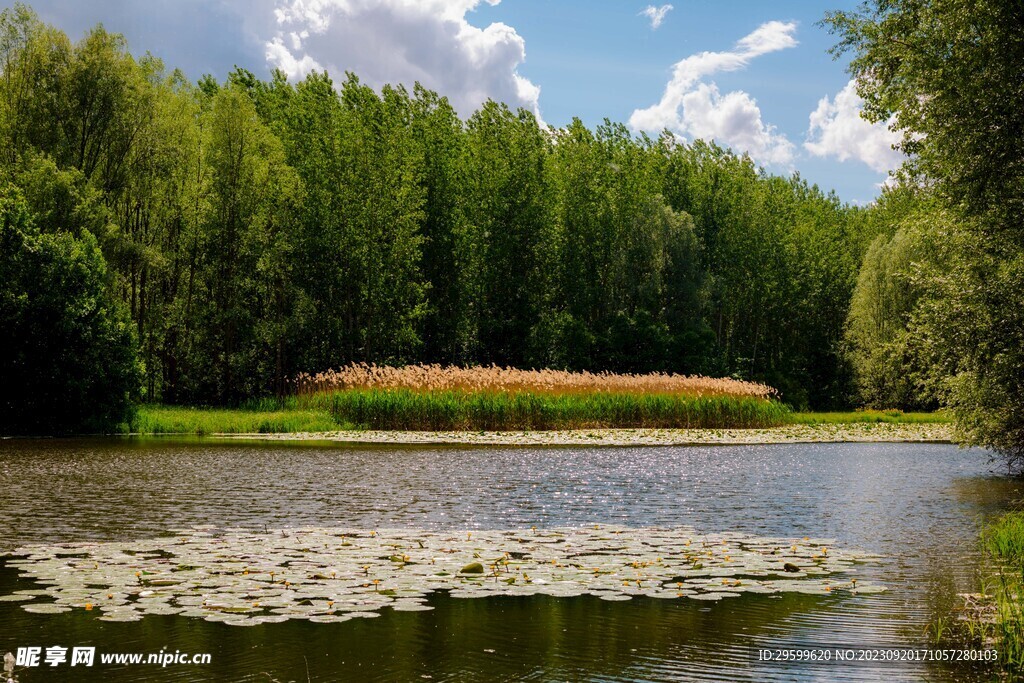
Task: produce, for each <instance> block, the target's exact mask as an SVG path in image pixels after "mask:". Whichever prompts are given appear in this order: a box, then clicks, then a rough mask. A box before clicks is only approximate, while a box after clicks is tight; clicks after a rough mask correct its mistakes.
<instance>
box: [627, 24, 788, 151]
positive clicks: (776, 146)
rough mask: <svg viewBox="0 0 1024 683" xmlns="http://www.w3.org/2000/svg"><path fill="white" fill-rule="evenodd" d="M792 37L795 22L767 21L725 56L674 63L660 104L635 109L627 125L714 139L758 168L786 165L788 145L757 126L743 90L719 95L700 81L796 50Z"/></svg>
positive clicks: (755, 113)
mask: <svg viewBox="0 0 1024 683" xmlns="http://www.w3.org/2000/svg"><path fill="white" fill-rule="evenodd" d="M795 32H796V23H795V22H781V21H770V22H767V23H765V24H762V25H761V26H759V27H758V28H757V29H756V30H755V31H754V32H753V33H751V34H749V35H747V36H745V37H743V38H741V39H740V40H739V41H737V43H736V45H735V46H734V48H733V49H732V50H730V51H726V52H701V53H699V54H695V55H691V56H689V57H687V58H686V59H684V60H682V61H680V62H678V63H676V65H675V68H674V69H673V73H672V79H671V80H670V81H669V82H668V85H666V86H665V92H664V94H663V95H662V97H661V101H659V102H658V103H657V104H654V105H652V106H650V107H648V108H646V109H637V110H635V111H634V112H633V114H632V116H630V118H629V124H630V126H632V127H633V129H635V130H643V131H650V132H658V131H661V130H664V129H668V130H670V131H672V132H674V133H676V134H677V135H680V136H684V137H690V138H703V139H714V140H716V141H717V142H719V143H720V144H724V145H728V146H729V147H731V148H733V149H735V150H736V151H737V152H746V153H748V154H749V155H750V156H751V158H753V159H755V160H757V161H758V162H761V163H768V164H779V165H785V164H789V163H791V162H792V160H793V155H794V146H793V143H791V142H790V141H789V140H788V139H787V138H786V137H785V135H782V134H780V133H777V132H776V129H775V127H774V126H771V125H768V124H766V123H765V122H764V121H763V119H762V118H761V110H760V108H759V107H758V106H757V102H756V101H755V100H754V98H752V97H751V96H750V95H749V94H747V93H745V92H743V91H736V92H730V93H726V94H725V95H723V94H721V93H720V92H719V90H718V86H717V85H716V84H715V83H714V82H706V79H707V78H708V77H709V76H712V75H714V74H716V73H720V72H723V71H738V70H740V69H743V68H745V67H746V66H747V65H748V64H749V63H750V61H751V60H752V59H754V58H755V57H759V56H761V55H765V54H768V53H770V52H777V51H779V50H785V49H788V48H791V47H796V45H797V41H796V38H794V37H793V34H794V33H795Z"/></svg>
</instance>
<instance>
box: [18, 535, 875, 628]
mask: <svg viewBox="0 0 1024 683" xmlns="http://www.w3.org/2000/svg"><path fill="white" fill-rule="evenodd" d="M12 555H13V556H14V557H12V558H10V559H8V561H7V564H8V565H10V566H13V567H16V568H17V569H18V570H19V571H20V572H21V574H22V575H24V576H27V577H29V578H32V579H34V580H35V581H37V582H38V583H39V584H40V585H41V586H44V588H42V589H37V590H32V591H19V592H18V593H16V594H14V595H15V596H16V597H14V596H4V597H0V600H10V601H20V600H26V601H28V600H31V599H32V598H35V597H37V596H39V597H43V596H45V597H49V598H51V599H52V602H46V603H40V602H38V601H35V600H32V601H31V602H26V604H24V605H23V609H25V610H27V611H31V612H37V613H44V614H46V613H59V612H64V611H67V610H69V609H71V608H79V609H85V610H92V611H95V612H96V613H97V614H98V616H99V618H100V619H102V620H104V621H137V620H139V619H141V618H143V616H144V615H148V614H152V615H170V614H177V615H181V616H187V617H198V618H203V619H206V620H208V621H219V622H223V623H225V624H230V625H235V626H252V625H257V624H266V623H277V622H282V621H287V620H289V619H306V620H309V621H312V622H315V623H338V622H343V621H347V620H350V619H358V618H372V617H376V616H378V615H379V613H380V610H382V609H383V608H385V607H388V608H391V609H393V610H395V611H417V610H429V609H431V607H430V605H429V604H428V603H427V598H428V596H429V595H430V594H431V593H433V592H435V591H448V593H449V595H450V596H451V597H454V598H482V597H491V596H501V595H508V596H528V595H549V596H555V597H574V596H581V595H591V596H596V597H598V598H601V599H603V600H629V599H631V598H632V597H634V596H646V597H651V598H665V599H691V600H722V599H724V598H727V597H736V596H738V595H741V594H743V593H759V594H772V593H788V592H796V593H807V594H812V595H822V596H826V595H853V594H864V593H877V592H881V591H884V590H885V588H884V587H882V586H879V585H877V584H873V583H870V582H867V581H858V580H857V579H856V578H854V577H852V576H851V574H853V573H855V572H856V565H857V564H859V563H864V562H870V561H872V560H875V559H877V556H873V555H869V554H866V553H860V552H855V551H851V550H843V549H840V548H836V547H835V545H834V542H833V541H831V540H826V539H811V538H803V539H785V538H765V537H757V536H748V535H744V534H740V533H720V534H702V533H699V532H698V531H697V530H695V529H693V528H690V527H672V528H649V527H648V528H632V527H619V526H608V525H595V526H589V527H579V528H577V527H573V528H556V529H544V530H541V529H537V528H531V529H523V530H513V531H469V532H461V533H453V532H439V531H429V530H422V529H380V530H366V529H343V528H338V529H333V528H302V529H288V530H277V531H263V532H253V531H250V530H243V529H214V528H210V527H202V528H192V529H184V530H180V531H177V532H175V535H174V536H173V537H166V538H155V539H148V540H141V541H133V542H129V543H121V542H111V543H70V544H60V545H46V546H44V545H33V546H28V547H24V548H20V549H18V550H16V551H15V552H14V553H13V554H12Z"/></svg>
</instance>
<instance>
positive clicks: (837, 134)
mask: <svg viewBox="0 0 1024 683" xmlns="http://www.w3.org/2000/svg"><path fill="white" fill-rule="evenodd" d="M862 104H863V102H862V100H861V98H860V97H859V96H858V95H857V83H856V81H852V80H851V81H850V82H849V83H847V84H846V87H845V88H843V89H842V90H840V91H839V92H838V93H837V94H836V96H835V99H834V100H829V98H828V96H827V95H826V96H825V97H823V98H821V101H820V102H818V108H817V109H815V110H814V111H813V112H811V116H810V126H809V128H808V131H807V140H806V141H805V142H804V148H805V149H806V150H807V151H808V152H810V153H811V154H813V155H814V156H818V157H830V156H831V157H835V158H837V159H839V161H847V160H849V159H856V160H857V161H860V162H863V163H864V164H867V166H869V167H870V168H871V169H872V170H875V171H878V172H879V173H885V172H888V171H891V170H892V169H894V168H896V167H897V166H899V165H900V163H901V162H902V161H903V159H904V157H903V154H902V153H900V152H898V151H896V150H894V149H893V148H892V146H893V145H895V144H896V143H897V142H899V141H900V135H899V134H898V133H895V132H893V131H892V130H890V129H889V126H888V124H886V123H871V122H869V121H866V120H865V119H863V118H861V116H860V112H861V107H862Z"/></svg>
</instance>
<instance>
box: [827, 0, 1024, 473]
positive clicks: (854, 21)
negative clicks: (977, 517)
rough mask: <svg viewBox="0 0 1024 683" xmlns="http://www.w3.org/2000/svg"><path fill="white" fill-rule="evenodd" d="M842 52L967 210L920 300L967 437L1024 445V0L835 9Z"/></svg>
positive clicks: (878, 1)
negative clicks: (1022, 0) (1023, 295)
mask: <svg viewBox="0 0 1024 683" xmlns="http://www.w3.org/2000/svg"><path fill="white" fill-rule="evenodd" d="M826 21H827V23H828V24H829V25H830V26H831V27H832V29H833V30H834V31H836V32H837V33H838V34H839V36H840V39H841V40H840V43H839V44H838V45H837V47H836V53H837V54H843V53H847V52H851V53H852V55H853V59H852V62H851V65H850V69H851V72H852V73H853V74H854V76H855V77H856V78H857V80H858V92H859V93H860V94H861V96H862V97H864V99H865V102H866V106H865V112H866V114H867V115H868V117H869V118H871V119H872V120H875V121H885V120H888V119H889V117H890V116H894V117H895V123H894V126H895V128H896V129H897V130H899V131H901V132H902V134H903V141H902V148H903V149H904V151H906V152H907V153H908V154H910V155H911V156H910V159H909V161H908V163H907V164H906V166H905V170H906V172H907V173H906V175H907V177H908V179H909V181H910V182H913V183H915V184H917V185H919V186H921V187H924V188H927V189H928V190H929V191H931V192H933V193H934V194H935V195H936V197H937V198H938V199H939V200H940V201H941V202H942V207H941V208H942V209H943V210H944V211H947V212H950V214H951V215H952V216H953V217H954V219H955V220H956V223H955V225H953V226H950V225H949V222H948V221H941V222H940V226H939V227H938V228H936V236H937V237H938V239H939V242H940V243H942V244H944V245H945V254H944V258H943V263H944V268H943V269H936V270H935V272H933V273H932V275H931V280H930V283H929V284H928V294H927V295H926V296H925V297H924V298H923V299H922V303H921V304H920V306H919V311H918V312H917V313H916V314H915V319H916V321H917V325H916V327H915V328H914V335H915V343H916V344H917V345H918V346H919V347H920V349H922V352H923V353H925V354H926V357H928V358H929V360H930V363H931V365H932V367H934V368H935V369H936V375H937V376H936V380H935V384H936V385H937V386H938V389H939V391H940V393H941V395H942V396H943V397H944V400H945V402H946V403H947V404H948V405H950V406H951V407H952V408H953V409H954V414H955V415H956V417H957V422H958V425H959V427H960V433H961V436H962V438H963V439H964V441H965V442H967V443H973V444H979V445H985V446H991V447H993V448H995V449H996V450H997V451H999V452H1001V453H1003V454H1005V455H1006V456H1008V458H1009V459H1010V461H1011V463H1013V464H1016V465H1020V464H1022V459H1024V392H1022V391H1021V388H1022V387H1021V382H1022V378H1024V345H1022V344H1021V341H1022V338H1024V321H1022V320H1021V307H1020V304H1019V301H1020V292H1021V291H1024V290H1022V284H1024V283H1022V280H1021V274H1022V273H1024V232H1022V230H1021V222H1020V219H1019V217H1020V215H1021V212H1022V210H1024V135H1022V134H1021V133H1022V131H1024V89H1022V87H1021V84H1022V83H1024V37H1022V33H1021V31H1020V26H1021V25H1024V5H1022V4H1021V3H1020V2H1016V1H1015V0H992V1H990V2H981V3H978V2H970V1H969V0H924V1H921V0H872V1H871V2H867V3H865V4H864V5H863V6H862V8H861V10H860V11H859V12H836V13H833V14H830V15H829V16H828V18H827V19H826Z"/></svg>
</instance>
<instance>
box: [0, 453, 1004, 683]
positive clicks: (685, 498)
mask: <svg viewBox="0 0 1024 683" xmlns="http://www.w3.org/2000/svg"><path fill="white" fill-rule="evenodd" d="M990 467H991V466H990V465H989V463H988V460H987V457H986V455H985V454H984V453H983V452H980V451H972V450H960V449H957V448H956V447H953V446H947V445H936V444H813V445H809V444H802V445H775V446H715V447H671V448H669V447H664V448H596V449H576V448H551V449H533V448H531V449H521V448H451V447H444V448H392V447H372V448H370V447H355V446H347V447H338V446H332V445H327V444H298V445H282V444H280V443H242V442H235V443H222V442H217V443H211V442H204V441H199V440H191V441H180V440H178V441H175V440H152V439H150V440H134V441H133V440H66V441H64V440H38V441H0V552H9V551H10V550H12V549H13V548H15V547H18V546H21V545H24V544H28V543H53V542H62V541H87V540H129V539H142V538H152V537H154V536H159V535H162V534H166V533H167V532H168V530H170V529H177V528H181V527H187V526H192V525H203V524H211V525H216V526H219V527H252V528H256V529H263V528H267V529H278V528H287V527H297V526H305V525H316V526H348V527H361V528H371V529H372V528H386V527H416V528H429V529H440V530H458V531H466V530H471V529H474V528H479V529H515V528H526V527H530V526H534V525H535V526H537V527H555V526H576V525H584V524H594V523H615V524H623V525H628V526H679V525H688V526H693V527H696V528H697V529H699V530H701V531H706V532H722V531H740V532H744V533H749V534H756V535H763V536H787V537H803V536H811V537H819V538H820V537H826V538H835V539H836V540H837V543H838V545H839V546H841V547H843V548H855V549H859V550H864V551H869V552H875V553H879V554H882V555H884V558H883V560H882V561H880V562H878V563H873V564H869V565H865V566H863V567H859V570H858V571H859V573H858V577H863V578H864V579H870V580H872V581H875V582H879V583H882V584H884V585H885V586H886V587H887V588H888V589H889V590H888V592H886V593H882V594H875V595H856V596H850V595H846V596H839V595H835V596H813V595H799V594H785V595H782V596H765V595H751V594H744V595H741V596H739V597H738V598H732V599H729V600H725V601H722V602H718V603H705V602H698V601H695V600H687V599H680V600H657V599H653V598H643V597H640V598H634V599H633V600H631V601H628V602H606V601H602V600H599V599H597V598H592V597H587V596H585V597H576V598H551V597H544V596H534V597H518V598H512V597H500V598H486V599H470V600H459V599H454V598H449V597H447V596H446V595H445V594H437V595H435V596H434V597H433V598H432V599H431V604H432V605H433V606H434V608H435V609H434V610H432V611H426V612H392V611H391V610H388V609H385V610H384V611H383V613H382V615H381V616H380V617H379V618H376V619H357V620H354V621H350V622H345V623H341V624H314V623H309V622H304V621H290V622H286V623H282V624H265V625H261V626H255V627H249V628H240V627H235V626H230V625H225V624H219V623H208V622H205V621H201V620H196V619H189V618H185V617H178V616H147V617H146V618H145V619H144V620H143V621H141V622H136V623H106V622H100V621H97V620H96V618H95V616H96V615H95V613H90V612H86V611H84V610H74V611H72V612H69V613H65V614H58V615H41V614H30V613H27V612H25V611H24V610H22V609H21V607H20V606H19V605H18V604H17V603H10V602H0V654H2V653H3V652H7V651H13V650H15V649H16V648H17V647H19V646H21V647H24V646H31V645H37V646H43V647H47V646H50V645H63V646H65V647H73V646H95V647H96V648H97V650H98V651H114V652H140V653H150V652H158V651H160V650H161V649H165V650H166V651H170V652H173V651H175V650H180V651H182V652H209V653H211V655H212V663H211V664H209V665H205V666H187V665H177V666H174V665H172V666H169V667H167V668H159V667H155V666H152V665H150V666H134V667H131V666H120V667H118V666H114V665H109V666H99V665H97V666H94V667H93V668H82V667H76V668H75V669H71V668H68V667H67V666H66V665H65V666H64V667H63V668H58V669H52V670H49V669H44V668H39V669H21V670H19V671H18V681H19V683H27V682H31V681H43V680H45V681H50V680H69V681H70V680H74V681H100V680H104V681H280V682H282V683H283V682H284V681H298V682H303V681H349V680H350V681H497V680H530V681H579V680H587V681H679V680H684V681H689V680H720V681H748V680H749V681H765V680H787V681H788V680H850V681H855V680H865V681H868V680H878V679H880V678H885V679H887V680H889V681H900V680H928V681H951V680H964V681H971V680H987V679H988V678H989V677H990V675H991V672H990V671H988V670H986V669H984V668H980V669H975V668H971V667H964V666H949V665H943V664H934V663H919V664H906V663H904V664H854V665H850V664H835V663H830V664H808V663H804V664H784V665H783V664H772V663H765V662H761V661H758V658H757V650H758V649H762V648H764V649H771V648H773V647H777V646H782V645H786V646H793V645H797V644H803V645H820V646H827V647H830V648H836V647H857V646H867V647H891V646H925V645H927V644H928V642H929V641H928V637H927V636H926V634H925V629H926V628H927V627H928V625H929V624H931V623H933V622H934V621H935V620H936V619H937V618H938V617H940V616H944V615H945V616H948V614H949V611H950V609H951V607H953V606H955V605H956V604H958V598H957V596H956V594H957V593H958V592H973V591H976V590H977V585H978V584H977V577H976V576H975V575H974V571H975V570H974V566H975V560H976V558H977V552H978V546H977V537H978V528H979V524H980V522H981V520H982V519H984V518H985V517H986V516H989V515H992V514H995V513H998V512H1000V511H1001V510H1004V509H1006V507H1007V506H1008V505H1009V504H1011V502H1012V501H1014V500H1016V499H1017V498H1019V497H1020V493H1019V490H1018V487H1019V484H1018V482H1015V481H1012V480H1007V479H1003V478H1001V477H999V476H997V475H993V474H992V473H990V472H989V470H990ZM37 587H38V586H36V585H35V584H33V583H32V582H30V581H29V580H27V579H24V578H19V577H18V574H17V572H16V571H14V570H13V569H11V568H3V569H0V595H6V594H9V593H11V592H12V591H14V590H23V589H32V588H37Z"/></svg>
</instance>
